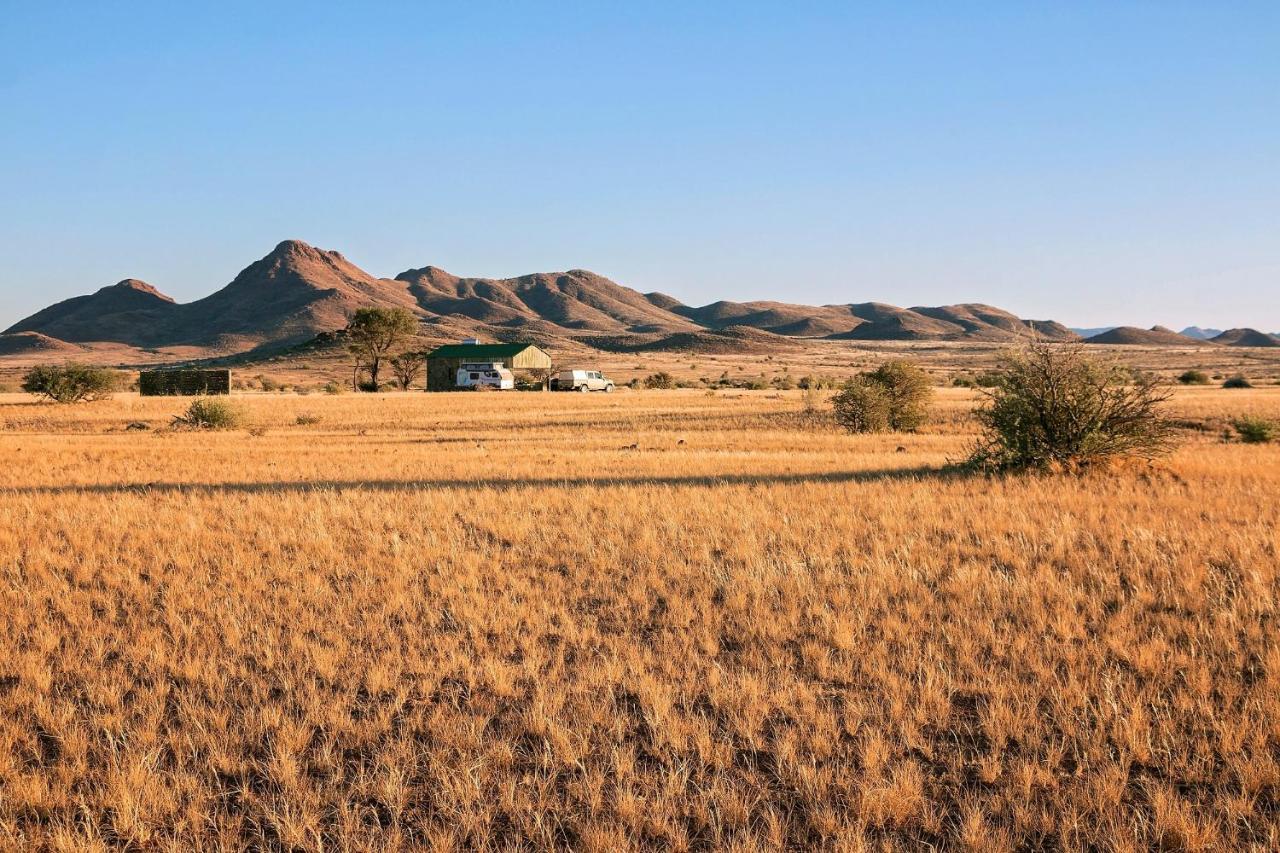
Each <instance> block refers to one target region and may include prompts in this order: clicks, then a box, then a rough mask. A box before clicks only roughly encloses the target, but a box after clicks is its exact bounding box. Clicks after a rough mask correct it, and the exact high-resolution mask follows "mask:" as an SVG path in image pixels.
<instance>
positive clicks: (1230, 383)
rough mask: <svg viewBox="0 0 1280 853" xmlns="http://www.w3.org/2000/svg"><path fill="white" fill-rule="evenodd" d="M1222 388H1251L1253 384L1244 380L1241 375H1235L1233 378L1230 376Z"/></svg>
mask: <svg viewBox="0 0 1280 853" xmlns="http://www.w3.org/2000/svg"><path fill="white" fill-rule="evenodd" d="M1222 387H1223V388H1252V387H1253V383H1252V382H1250V381H1249V380H1248V379H1245V378H1244V376H1242V375H1241V374H1239V373H1237V374H1236V375H1235V376H1232V377H1231V378H1230V379H1228V380H1227V381H1226V382H1223V383H1222Z"/></svg>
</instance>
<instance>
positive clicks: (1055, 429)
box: [970, 343, 1173, 469]
mask: <svg viewBox="0 0 1280 853" xmlns="http://www.w3.org/2000/svg"><path fill="white" fill-rule="evenodd" d="M997 375H998V377H999V381H998V383H997V384H996V385H995V387H993V388H991V389H989V390H988V391H987V392H986V393H987V401H986V403H985V404H984V405H983V406H982V408H980V409H979V410H978V420H979V422H980V423H981V425H982V429H983V436H982V439H981V440H980V443H979V445H978V447H976V448H975V450H974V452H973V454H972V456H971V459H970V461H971V463H973V464H975V465H978V466H981V467H984V468H993V469H1010V468H1013V469H1016V468H1050V467H1064V468H1083V467H1086V466H1088V465H1091V464H1094V463H1097V462H1103V461H1108V460H1113V459H1116V458H1118V457H1126V456H1137V457H1142V458H1147V459H1150V458H1153V457H1155V456H1158V455H1161V454H1163V453H1165V452H1167V451H1169V450H1170V449H1171V448H1172V445H1173V441H1172V426H1171V425H1170V424H1169V422H1168V421H1167V420H1166V419H1165V418H1164V417H1163V416H1162V415H1161V414H1160V412H1159V406H1160V404H1161V403H1162V402H1164V401H1165V400H1167V399H1168V398H1169V392H1168V391H1167V390H1165V389H1164V388H1163V387H1161V386H1160V385H1159V383H1158V382H1157V381H1156V379H1155V378H1154V377H1152V376H1150V375H1148V374H1139V373H1135V372H1134V371H1132V370H1130V369H1127V368H1124V367H1120V366H1118V365H1115V364H1112V363H1109V362H1105V361H1101V360H1099V359H1098V358H1096V357H1094V356H1092V355H1090V354H1088V353H1086V352H1085V350H1084V348H1083V347H1081V346H1079V345H1070V344H1058V345H1054V344H1048V343H1032V344H1028V345H1027V346H1026V347H1024V348H1022V349H1019V350H1015V351H1013V352H1010V353H1007V354H1006V355H1005V356H1004V357H1003V358H1002V359H1001V364H1000V370H999V371H998V372H997Z"/></svg>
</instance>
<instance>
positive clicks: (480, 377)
mask: <svg viewBox="0 0 1280 853" xmlns="http://www.w3.org/2000/svg"><path fill="white" fill-rule="evenodd" d="M458 387H459V388H470V389H472V390H479V389H481V388H494V389H497V390H498V391H510V390H512V389H513V388H515V387H516V377H515V374H513V373H512V372H511V371H510V370H508V369H507V368H505V367H503V366H502V362H500V361H495V362H481V363H477V364H463V365H461V366H459V367H458Z"/></svg>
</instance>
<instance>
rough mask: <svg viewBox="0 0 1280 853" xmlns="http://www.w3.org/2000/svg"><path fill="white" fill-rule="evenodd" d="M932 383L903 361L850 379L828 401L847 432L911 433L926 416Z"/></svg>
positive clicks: (922, 373)
mask: <svg viewBox="0 0 1280 853" xmlns="http://www.w3.org/2000/svg"><path fill="white" fill-rule="evenodd" d="M932 396H933V383H932V382H930V381H929V375H928V374H927V373H925V372H924V371H923V370H921V369H920V368H919V367H916V366H915V365H914V364H911V363H910V362H906V361H888V362H885V363H884V364H882V365H880V366H879V367H877V368H876V369H875V370H873V371H871V372H870V373H863V374H860V375H858V376H855V377H853V378H852V379H850V380H849V381H848V382H846V383H845V384H844V387H843V388H841V390H840V393H839V394H837V395H836V396H835V397H834V398H833V399H832V401H831V405H832V407H833V408H834V410H835V417H836V422H837V423H839V424H840V425H841V426H842V427H844V428H845V429H847V430H849V431H850V432H884V431H886V430H894V431H896V432H913V431H915V430H917V429H919V428H920V426H921V424H923V423H924V421H925V418H926V417H927V415H928V409H929V400H930V398H931V397H932Z"/></svg>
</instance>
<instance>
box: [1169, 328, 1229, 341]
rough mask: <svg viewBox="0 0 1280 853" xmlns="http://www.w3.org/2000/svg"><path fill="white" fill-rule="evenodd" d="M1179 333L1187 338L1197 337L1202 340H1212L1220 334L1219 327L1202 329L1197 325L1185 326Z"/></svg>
mask: <svg viewBox="0 0 1280 853" xmlns="http://www.w3.org/2000/svg"><path fill="white" fill-rule="evenodd" d="M1179 334H1182V335H1186V336H1187V337H1188V338H1199V339H1200V340H1202V341H1208V340H1212V339H1213V338H1216V337H1217V336H1218V335H1220V334H1222V330H1221V329H1202V328H1200V327H1199V326H1187V327H1186V328H1185V329H1183V330H1182V331H1181V332H1179Z"/></svg>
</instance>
